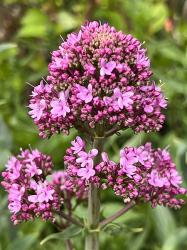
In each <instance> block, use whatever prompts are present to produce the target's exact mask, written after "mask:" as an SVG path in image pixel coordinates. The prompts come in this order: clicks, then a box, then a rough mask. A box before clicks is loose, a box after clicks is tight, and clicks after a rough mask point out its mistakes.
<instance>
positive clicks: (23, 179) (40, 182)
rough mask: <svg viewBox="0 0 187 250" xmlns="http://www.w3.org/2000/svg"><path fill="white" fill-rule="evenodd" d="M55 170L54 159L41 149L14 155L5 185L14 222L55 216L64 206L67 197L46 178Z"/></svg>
mask: <svg viewBox="0 0 187 250" xmlns="http://www.w3.org/2000/svg"><path fill="white" fill-rule="evenodd" d="M51 170H52V162H51V158H50V157H49V156H47V155H44V154H42V153H41V152H39V151H38V150H32V151H30V150H24V151H21V153H20V154H19V155H18V156H17V157H14V156H13V157H11V158H10V160H9V161H8V163H7V165H6V170H5V171H4V172H3V173H2V176H3V178H4V180H3V181H2V183H1V184H2V186H3V187H4V188H5V190H6V191H7V192H8V201H9V205H8V208H9V210H10V211H11V213H13V215H12V217H11V219H12V221H13V222H14V224H17V223H19V222H20V221H25V220H33V219H34V218H35V217H41V218H42V219H44V220H47V219H50V220H53V219H54V213H53V211H58V210H59V209H60V205H61V202H62V201H63V200H62V199H61V198H59V196H58V194H57V192H56V190H55V188H54V185H52V184H51V183H50V182H49V181H47V179H46V176H47V175H49V174H50V173H51Z"/></svg>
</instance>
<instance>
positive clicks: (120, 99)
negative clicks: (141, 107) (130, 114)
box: [113, 88, 134, 109]
mask: <svg viewBox="0 0 187 250" xmlns="http://www.w3.org/2000/svg"><path fill="white" fill-rule="evenodd" d="M133 95H134V93H133V92H132V91H127V92H124V93H121V91H120V89H119V88H115V89H114V96H113V97H114V99H116V100H117V106H118V107H119V108H120V109H123V108H124V107H125V108H131V107H132V104H133V102H134V101H133V100H132V96H133Z"/></svg>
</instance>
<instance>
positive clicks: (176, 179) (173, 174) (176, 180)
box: [168, 169, 182, 187]
mask: <svg viewBox="0 0 187 250" xmlns="http://www.w3.org/2000/svg"><path fill="white" fill-rule="evenodd" d="M168 179H169V180H170V182H171V184H172V185H173V186H175V187H179V186H180V185H181V183H182V178H181V176H180V175H179V174H178V173H177V171H176V169H172V170H171V171H170V176H169V178H168Z"/></svg>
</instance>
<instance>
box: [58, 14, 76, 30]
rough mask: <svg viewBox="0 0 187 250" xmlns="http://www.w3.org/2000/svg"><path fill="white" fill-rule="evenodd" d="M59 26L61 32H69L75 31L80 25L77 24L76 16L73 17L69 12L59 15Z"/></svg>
mask: <svg viewBox="0 0 187 250" xmlns="http://www.w3.org/2000/svg"><path fill="white" fill-rule="evenodd" d="M58 25H59V31H69V30H72V29H75V28H76V27H77V26H78V25H79V23H78V22H77V19H76V16H75V15H72V14H71V13H69V12H67V11H61V12H60V13H59V14H58Z"/></svg>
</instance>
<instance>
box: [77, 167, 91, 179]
mask: <svg viewBox="0 0 187 250" xmlns="http://www.w3.org/2000/svg"><path fill="white" fill-rule="evenodd" d="M77 175H78V176H79V177H81V178H82V179H85V180H89V179H90V177H92V176H94V175H95V170H94V169H93V167H91V166H90V165H87V166H85V167H84V168H80V169H79V170H78V171H77Z"/></svg>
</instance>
